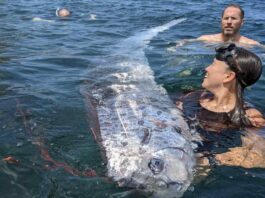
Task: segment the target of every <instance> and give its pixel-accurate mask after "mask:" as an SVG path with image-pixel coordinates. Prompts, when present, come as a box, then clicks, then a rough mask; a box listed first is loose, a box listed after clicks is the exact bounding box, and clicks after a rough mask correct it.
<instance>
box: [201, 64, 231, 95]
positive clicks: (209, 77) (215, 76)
mask: <svg viewBox="0 0 265 198" xmlns="http://www.w3.org/2000/svg"><path fill="white" fill-rule="evenodd" d="M205 72H206V74H205V76H204V79H203V82H202V87H203V88H205V89H207V90H209V91H214V90H218V89H219V88H221V87H222V86H223V83H224V81H225V79H226V78H227V76H228V72H229V67H228V65H227V64H226V63H225V62H223V61H219V60H217V59H214V61H213V63H212V64H211V65H209V66H208V67H206V68H205Z"/></svg>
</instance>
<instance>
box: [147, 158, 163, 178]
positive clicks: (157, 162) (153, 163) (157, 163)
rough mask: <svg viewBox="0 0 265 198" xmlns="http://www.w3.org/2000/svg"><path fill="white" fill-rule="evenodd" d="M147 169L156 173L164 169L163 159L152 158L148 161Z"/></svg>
mask: <svg viewBox="0 0 265 198" xmlns="http://www.w3.org/2000/svg"><path fill="white" fill-rule="evenodd" d="M148 167H149V169H150V170H151V171H152V173H153V174H155V175H156V174H158V173H160V172H161V171H162V170H163V169H164V161H163V160H161V159H157V158H152V159H151V160H150V162H149V163H148Z"/></svg>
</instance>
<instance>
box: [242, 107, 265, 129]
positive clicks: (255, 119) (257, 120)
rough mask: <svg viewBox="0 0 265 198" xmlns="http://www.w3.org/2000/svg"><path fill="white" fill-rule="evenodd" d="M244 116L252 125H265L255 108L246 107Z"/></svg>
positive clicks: (262, 117)
mask: <svg viewBox="0 0 265 198" xmlns="http://www.w3.org/2000/svg"><path fill="white" fill-rule="evenodd" d="M246 116H247V117H248V119H249V120H250V122H251V124H252V125H253V126H254V127H265V119H264V116H263V115H262V114H261V113H260V112H259V111H258V110H257V109H254V108H251V109H247V110H246Z"/></svg>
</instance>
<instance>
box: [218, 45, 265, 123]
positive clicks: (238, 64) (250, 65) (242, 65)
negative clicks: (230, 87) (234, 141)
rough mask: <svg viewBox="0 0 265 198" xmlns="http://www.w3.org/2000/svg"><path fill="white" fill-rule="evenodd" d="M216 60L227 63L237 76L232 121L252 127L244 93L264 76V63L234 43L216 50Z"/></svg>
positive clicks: (231, 114)
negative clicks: (235, 100) (245, 107)
mask: <svg viewBox="0 0 265 198" xmlns="http://www.w3.org/2000/svg"><path fill="white" fill-rule="evenodd" d="M215 51H216V56H215V58H216V59H217V60H220V61H224V62H226V63H227V65H228V66H229V68H230V69H231V70H232V71H233V72H235V74H236V80H237V83H236V86H237V87H236V88H237V102H236V107H235V109H234V110H233V111H232V112H231V113H230V115H229V116H230V117H231V121H232V122H233V123H235V124H237V125H238V126H242V125H244V126H251V122H250V121H249V120H248V118H247V117H246V116H245V110H244V100H243V92H244V89H245V88H246V87H248V86H250V85H252V84H254V83H255V82H257V81H258V79H259V78H260V76H261V74H262V62H261V60H260V58H259V57H258V56H257V55H255V54H254V53H252V52H250V51H248V50H246V49H244V48H241V47H237V46H236V45H235V44H234V43H228V44H223V45H222V46H220V47H218V48H216V49H215Z"/></svg>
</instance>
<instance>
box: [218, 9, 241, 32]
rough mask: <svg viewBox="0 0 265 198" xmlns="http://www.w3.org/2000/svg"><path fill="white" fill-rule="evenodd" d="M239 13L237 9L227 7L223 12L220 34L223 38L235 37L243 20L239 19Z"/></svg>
mask: <svg viewBox="0 0 265 198" xmlns="http://www.w3.org/2000/svg"><path fill="white" fill-rule="evenodd" d="M240 14H241V12H240V10H239V9H238V8H235V7H228V8H226V9H225V11H224V15H223V17H222V32H223V34H224V35H225V36H229V37H230V36H231V37H232V36H235V35H236V34H237V33H238V32H239V30H240V27H241V25H242V24H243V19H241V15H240Z"/></svg>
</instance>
